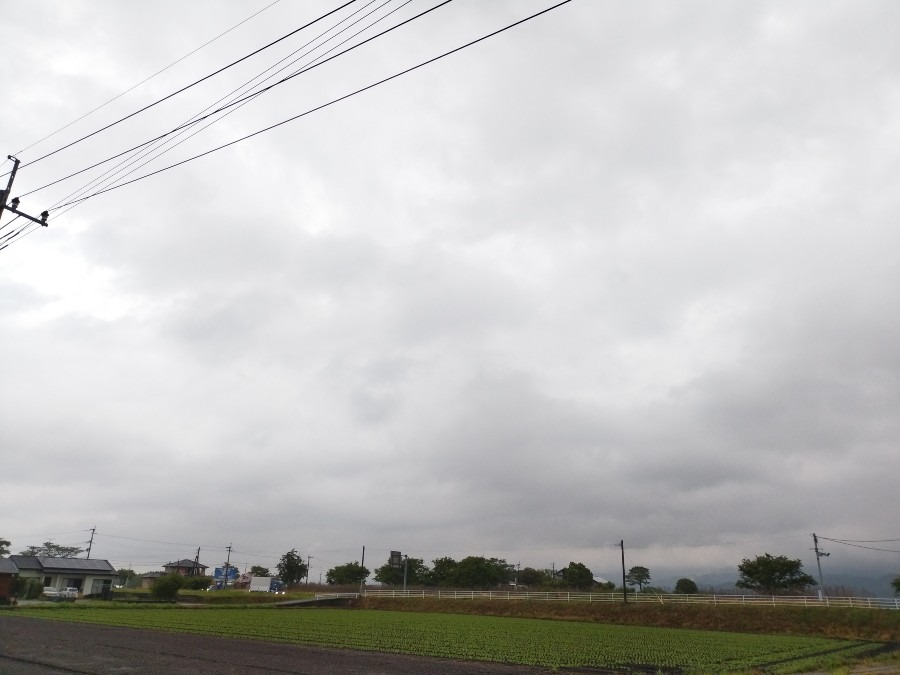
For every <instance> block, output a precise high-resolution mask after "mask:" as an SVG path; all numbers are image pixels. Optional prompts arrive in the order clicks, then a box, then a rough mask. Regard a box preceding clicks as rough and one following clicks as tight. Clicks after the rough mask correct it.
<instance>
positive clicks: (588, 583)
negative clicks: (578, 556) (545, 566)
mask: <svg viewBox="0 0 900 675" xmlns="http://www.w3.org/2000/svg"><path fill="white" fill-rule="evenodd" d="M559 573H560V575H561V576H562V579H563V581H564V582H566V585H568V586H570V587H571V588H578V589H583V588H591V587H592V586H593V585H594V575H593V574H591V571H590V570H589V569H588V568H587V567H585V565H584V564H583V563H576V562H570V563H569V565H568V567H563V568H562V569H561V570H560V571H559Z"/></svg>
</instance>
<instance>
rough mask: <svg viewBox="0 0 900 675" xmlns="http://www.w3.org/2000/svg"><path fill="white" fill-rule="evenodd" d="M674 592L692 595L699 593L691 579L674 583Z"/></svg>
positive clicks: (682, 579)
mask: <svg viewBox="0 0 900 675" xmlns="http://www.w3.org/2000/svg"><path fill="white" fill-rule="evenodd" d="M675 592H676V593H684V594H686V595H694V594H695V593H699V590H698V588H697V584H696V583H695V582H694V581H693V579H687V578H681V579H679V580H678V581H676V582H675Z"/></svg>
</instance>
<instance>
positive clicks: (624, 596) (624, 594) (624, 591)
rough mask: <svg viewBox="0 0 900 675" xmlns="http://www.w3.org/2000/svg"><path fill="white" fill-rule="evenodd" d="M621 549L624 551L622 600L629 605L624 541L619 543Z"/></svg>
mask: <svg viewBox="0 0 900 675" xmlns="http://www.w3.org/2000/svg"><path fill="white" fill-rule="evenodd" d="M619 547H620V548H621V549H622V599H623V601H624V602H625V604H626V605H627V604H628V586H626V585H625V540H624V539H622V540H621V541H620V542H619Z"/></svg>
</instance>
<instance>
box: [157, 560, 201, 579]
mask: <svg viewBox="0 0 900 675" xmlns="http://www.w3.org/2000/svg"><path fill="white" fill-rule="evenodd" d="M163 569H164V570H165V571H166V574H180V575H181V576H183V577H203V576H206V570H207V569H208V566H207V565H201V564H200V563H198V562H194V561H193V560H188V559H187V558H184V559H183V560H179V561H178V562H168V563H166V564H165V565H163Z"/></svg>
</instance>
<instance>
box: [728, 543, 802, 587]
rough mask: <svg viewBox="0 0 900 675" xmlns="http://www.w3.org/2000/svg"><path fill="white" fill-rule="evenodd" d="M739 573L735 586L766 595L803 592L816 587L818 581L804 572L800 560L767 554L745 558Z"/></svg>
mask: <svg viewBox="0 0 900 675" xmlns="http://www.w3.org/2000/svg"><path fill="white" fill-rule="evenodd" d="M738 571H739V572H740V573H741V576H740V578H739V579H738V580H737V583H736V584H735V585H736V586H737V587H738V588H746V589H748V590H751V591H756V592H757V593H762V594H764V595H778V594H781V593H796V592H802V591H804V590H805V589H806V588H807V587H808V586H815V585H816V580H815V579H813V578H812V577H811V576H810V575H808V574H806V573H805V572H804V571H803V563H802V562H800V560H791V559H790V558H788V557H787V556H783V555H779V556H773V555H771V554H770V553H766V554H765V555H760V556H757V557H755V558H753V559H752V560H751V559H749V558H744V560H743V561H742V562H741V564H740V565H738Z"/></svg>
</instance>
